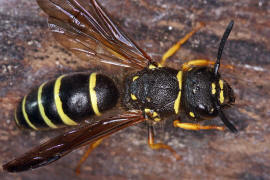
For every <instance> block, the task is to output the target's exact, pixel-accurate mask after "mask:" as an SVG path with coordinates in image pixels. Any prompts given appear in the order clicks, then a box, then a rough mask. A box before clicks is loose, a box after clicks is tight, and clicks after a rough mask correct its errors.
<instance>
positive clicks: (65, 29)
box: [37, 0, 152, 69]
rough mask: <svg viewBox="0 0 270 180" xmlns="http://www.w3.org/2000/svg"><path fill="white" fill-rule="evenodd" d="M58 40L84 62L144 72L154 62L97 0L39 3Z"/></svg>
mask: <svg viewBox="0 0 270 180" xmlns="http://www.w3.org/2000/svg"><path fill="white" fill-rule="evenodd" d="M37 2H38V4H39V6H40V7H41V9H43V10H44V11H45V13H47V14H48V16H49V19H48V24H49V27H50V29H51V31H52V32H53V33H54V36H55V38H56V39H57V41H58V42H60V43H61V44H62V45H63V46H64V47H66V48H67V49H69V50H71V51H72V52H73V53H75V54H76V55H77V56H79V57H80V58H81V59H83V60H95V61H100V62H104V63H109V64H114V65H118V66H124V67H130V68H137V69H142V68H144V67H146V66H147V65H148V64H149V63H151V62H152V59H151V58H150V57H149V56H148V55H147V54H146V53H145V52H144V51H143V50H142V49H141V48H139V47H138V45H137V44H136V43H135V42H133V41H132V40H131V39H130V38H128V36H127V35H126V34H125V33H124V32H123V31H122V30H121V29H120V28H119V27H118V26H117V25H116V24H115V23H114V22H113V20H112V19H111V18H110V16H109V14H108V13H107V12H106V11H105V10H104V8H103V7H101V5H100V4H99V3H98V2H97V1H96V0H37Z"/></svg>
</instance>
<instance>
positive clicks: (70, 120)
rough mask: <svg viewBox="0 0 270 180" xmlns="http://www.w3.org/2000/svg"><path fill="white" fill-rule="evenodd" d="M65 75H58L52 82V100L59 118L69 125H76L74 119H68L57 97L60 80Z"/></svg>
mask: <svg viewBox="0 0 270 180" xmlns="http://www.w3.org/2000/svg"><path fill="white" fill-rule="evenodd" d="M64 76H65V75H62V76H60V77H59V78H57V79H56V81H55V84H54V102H55V105H56V109H57V112H58V114H59V116H60V118H61V120H62V121H63V122H64V123H65V124H66V125H69V126H74V125H77V123H76V122H75V121H73V120H72V119H70V118H69V117H68V116H67V115H66V114H65V112H64V110H63V106H62V101H61V99H60V97H59V95H60V87H61V80H62V78H63V77H64Z"/></svg>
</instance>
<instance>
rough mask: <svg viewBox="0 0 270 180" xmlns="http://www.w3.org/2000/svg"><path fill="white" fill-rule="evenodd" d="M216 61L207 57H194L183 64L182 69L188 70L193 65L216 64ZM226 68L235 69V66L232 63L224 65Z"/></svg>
mask: <svg viewBox="0 0 270 180" xmlns="http://www.w3.org/2000/svg"><path fill="white" fill-rule="evenodd" d="M215 63H216V62H215V61H210V60H207V59H194V60H190V61H188V62H186V63H184V64H183V65H182V70H183V71H187V70H189V69H190V68H191V67H193V66H209V65H214V64H215ZM222 66H223V67H224V68H227V69H233V66H231V65H222Z"/></svg>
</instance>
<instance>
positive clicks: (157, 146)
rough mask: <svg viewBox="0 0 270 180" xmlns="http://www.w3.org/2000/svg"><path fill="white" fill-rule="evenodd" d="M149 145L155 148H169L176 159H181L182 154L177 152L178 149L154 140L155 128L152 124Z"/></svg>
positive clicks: (149, 127) (149, 132)
mask: <svg viewBox="0 0 270 180" xmlns="http://www.w3.org/2000/svg"><path fill="white" fill-rule="evenodd" d="M148 145H149V147H150V148H151V149H153V150H157V149H168V150H169V151H170V152H171V153H172V154H173V156H174V157H175V159H176V160H180V159H181V156H180V155H179V154H177V153H176V151H175V150H174V149H173V148H172V147H170V146H168V145H166V144H162V143H155V142H154V129H153V126H151V125H148Z"/></svg>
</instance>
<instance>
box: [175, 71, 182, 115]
mask: <svg viewBox="0 0 270 180" xmlns="http://www.w3.org/2000/svg"><path fill="white" fill-rule="evenodd" d="M182 74H183V72H182V71H179V72H178V73H177V75H176V77H177V80H178V86H179V92H178V95H177V98H176V100H175V102H174V111H175V114H178V113H179V108H180V103H181V90H182Z"/></svg>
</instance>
